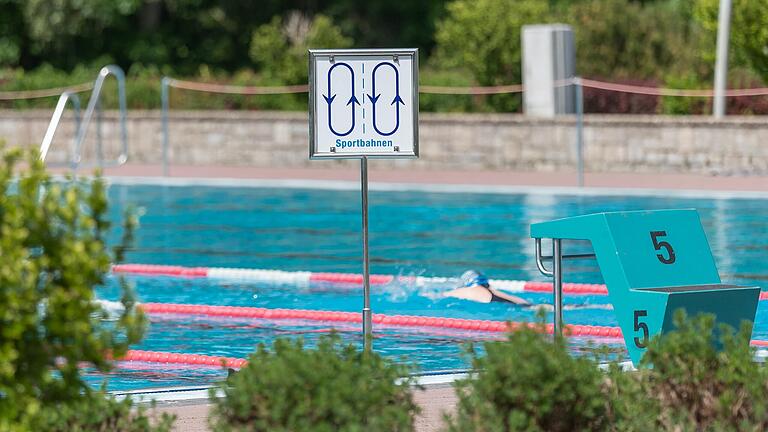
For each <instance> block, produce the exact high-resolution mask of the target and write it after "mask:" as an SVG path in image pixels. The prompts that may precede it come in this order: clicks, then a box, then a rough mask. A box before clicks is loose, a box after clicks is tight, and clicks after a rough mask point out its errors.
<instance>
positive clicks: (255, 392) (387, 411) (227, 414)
mask: <svg viewBox="0 0 768 432" xmlns="http://www.w3.org/2000/svg"><path fill="white" fill-rule="evenodd" d="M408 372H409V368H408V367H407V366H403V365H399V364H396V363H393V362H391V361H389V360H386V359H384V358H383V357H381V356H379V355H378V354H375V353H364V352H361V351H359V350H358V349H357V348H356V347H355V346H354V345H342V344H341V339H340V337H339V336H337V335H330V336H327V337H323V338H321V339H320V341H319V343H318V346H317V348H315V349H308V348H306V347H305V346H304V343H303V341H302V340H301V339H298V340H294V341H291V340H288V339H278V340H277V341H275V343H274V346H273V348H272V351H270V350H268V349H267V347H265V346H264V345H260V346H259V347H258V350H257V351H256V352H255V353H254V354H252V355H251V356H250V358H249V360H248V365H247V366H246V367H244V368H243V369H241V370H240V371H239V372H237V373H235V374H233V375H231V376H230V378H228V379H227V381H226V382H225V383H223V384H221V385H220V386H219V388H218V389H219V390H220V391H222V392H223V393H224V395H225V397H224V398H216V397H215V392H213V391H212V394H211V398H212V400H213V404H214V406H213V409H212V413H211V418H210V419H209V422H210V425H211V428H212V429H213V430H215V431H270V432H280V431H328V432H331V431H348V432H352V431H374V432H376V431H382V432H384V431H387V432H390V431H409V430H412V427H413V415H414V414H415V413H416V412H417V410H418V408H417V407H416V405H415V404H414V402H413V398H412V394H411V380H410V379H408V378H405V377H407V373H408ZM398 380H400V381H398Z"/></svg>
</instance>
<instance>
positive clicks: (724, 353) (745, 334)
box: [625, 311, 768, 432]
mask: <svg viewBox="0 0 768 432" xmlns="http://www.w3.org/2000/svg"><path fill="white" fill-rule="evenodd" d="M675 324H676V326H677V329H676V330H675V331H672V332H670V333H668V334H666V335H664V336H663V337H656V338H654V339H653V340H652V341H651V343H650V344H649V345H648V351H647V352H646V354H645V355H644V356H643V359H642V362H641V367H643V368H646V370H644V371H643V372H641V373H639V374H635V375H632V376H631V377H625V380H628V379H634V380H636V383H634V384H630V385H634V386H638V384H639V387H640V388H641V389H642V391H641V393H640V394H639V395H637V396H639V398H638V399H635V402H640V401H643V400H645V401H648V400H652V401H655V407H651V408H650V409H649V410H646V412H642V411H641V410H638V409H637V408H635V415H636V418H634V419H633V421H641V422H643V423H645V422H647V419H642V418H637V417H646V416H648V415H649V414H654V411H655V418H654V420H655V425H654V427H653V429H656V430H669V431H675V430H682V431H687V430H696V431H713V432H714V431H763V430H766V429H768V375H767V374H766V369H765V367H764V366H763V365H761V364H758V363H756V362H755V361H754V349H753V348H752V347H750V345H749V340H750V337H751V335H752V329H751V326H749V325H747V324H744V325H742V327H741V329H740V330H739V331H738V332H735V331H734V330H733V329H732V328H730V327H726V326H722V327H720V328H719V329H718V328H715V321H714V316H712V315H701V316H697V317H695V318H692V319H687V318H686V316H685V314H684V313H683V312H682V311H678V312H677V313H676V315H675ZM651 367H652V368H653V369H648V368H651ZM633 396H635V397H637V396H636V395H633ZM627 405H629V404H627ZM635 405H636V406H639V405H638V404H635ZM628 417H629V416H628ZM651 417H652V418H653V416H651ZM643 426H646V425H645V424H643ZM634 430H640V429H638V428H635V429H634Z"/></svg>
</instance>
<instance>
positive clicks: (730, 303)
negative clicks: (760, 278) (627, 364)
mask: <svg viewBox="0 0 768 432" xmlns="http://www.w3.org/2000/svg"><path fill="white" fill-rule="evenodd" d="M531 237H533V238H534V239H535V240H536V263H537V265H538V266H539V270H540V271H541V272H542V273H544V274H546V275H549V276H552V277H553V278H554V288H555V293H554V294H555V328H556V331H562V260H563V259H580V258H587V257H596V258H597V263H598V265H599V266H600V271H601V273H602V274H603V279H604V280H605V284H606V285H607V287H608V294H609V296H610V300H611V302H612V303H613V307H614V312H615V313H616V318H617V320H618V322H619V326H620V327H621V331H622V333H623V335H624V340H625V342H626V345H627V349H628V351H629V355H630V358H631V359H632V362H633V363H634V364H635V365H637V364H638V362H639V360H640V358H641V357H642V355H643V353H644V352H645V349H646V346H647V344H648V340H649V338H651V337H652V336H654V335H656V334H658V333H662V332H667V331H669V330H671V329H672V328H673V322H672V320H673V315H674V312H675V311H676V310H677V309H683V310H685V311H686V313H687V314H688V315H696V314H698V313H710V314H713V315H715V319H716V322H717V323H724V324H728V325H730V326H733V327H734V328H737V329H738V327H739V326H740V325H741V322H742V321H748V322H750V323H753V322H754V320H755V313H756V311H757V303H758V301H759V296H760V288H759V287H746V286H737V285H727V284H723V283H721V281H720V276H719V274H718V272H717V268H716V267H715V261H714V259H713V257H712V252H711V251H710V249H709V243H708V242H707V237H706V235H705V234H704V229H703V228H702V226H701V221H700V220H699V215H698V213H697V212H696V210H692V209H689V210H655V211H630V212H611V213H596V214H589V215H584V216H576V217H570V218H564V219H557V220H552V221H548V222H541V223H535V224H532V225H531ZM543 238H547V239H552V244H553V248H552V249H553V253H552V256H549V257H545V256H542V254H541V239H543ZM564 239H569V240H588V241H590V242H591V243H592V248H593V249H594V252H595V253H594V254H588V255H586V254H581V255H563V253H562V240H564ZM546 259H551V260H552V270H549V269H547V268H546V267H545V265H544V264H543V261H544V260H546Z"/></svg>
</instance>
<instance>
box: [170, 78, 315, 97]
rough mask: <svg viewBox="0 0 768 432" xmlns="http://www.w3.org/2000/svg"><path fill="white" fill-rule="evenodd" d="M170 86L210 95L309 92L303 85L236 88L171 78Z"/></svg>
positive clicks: (306, 86)
mask: <svg viewBox="0 0 768 432" xmlns="http://www.w3.org/2000/svg"><path fill="white" fill-rule="evenodd" d="M168 85H170V86H171V87H175V88H179V89H184V90H193V91H200V92H209V93H224V94H243V95H265V94H287V93H306V92H308V91H309V86H308V85H306V84H302V85H290V86H274V87H259V86H235V85H228V84H213V83H202V82H196V81H183V80H177V79H174V78H171V79H170V80H169V81H168Z"/></svg>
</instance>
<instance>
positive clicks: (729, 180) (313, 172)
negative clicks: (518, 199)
mask: <svg viewBox="0 0 768 432" xmlns="http://www.w3.org/2000/svg"><path fill="white" fill-rule="evenodd" d="M317 165H318V167H317V168H254V167H224V166H172V167H170V169H169V177H167V178H166V180H168V181H174V180H175V181H176V182H179V181H181V180H188V181H190V182H192V183H195V182H196V181H202V180H205V179H219V180H228V183H229V184H232V185H235V184H237V183H238V182H240V181H242V183H243V184H244V185H246V184H252V183H253V182H254V181H259V180H261V181H281V180H283V181H284V180H292V181H299V182H302V183H305V184H306V185H312V184H313V183H319V184H327V183H332V182H346V183H351V182H359V179H360V170H359V169H356V168H349V167H344V166H338V165H334V164H333V163H332V162H330V163H329V161H318V162H317ZM59 172H63V171H59ZM104 175H105V176H107V177H113V178H142V177H151V178H153V179H152V180H158V181H159V180H160V179H162V167H161V166H159V165H138V164H129V165H125V166H122V167H118V168H110V169H106V170H105V172H104ZM368 177H369V181H370V182H371V183H373V184H376V183H382V184H389V185H402V186H403V187H405V188H407V186H408V185H438V186H443V187H446V186H448V187H454V188H458V189H467V191H469V190H471V189H478V188H482V187H485V186H491V187H496V188H504V187H512V188H518V189H524V188H533V189H535V188H555V189H564V190H567V189H574V190H580V189H578V188H577V187H576V186H577V178H576V173H575V172H567V171H561V172H521V171H438V170H412V169H404V168H397V169H378V168H376V161H375V160H372V161H370V163H369V173H368ZM584 186H585V188H586V189H589V190H591V191H600V190H605V191H609V190H616V189H626V190H633V189H634V190H640V191H657V192H658V191H700V192H707V191H717V192H721V193H728V192H753V193H757V194H758V195H761V196H762V195H765V196H768V176H748V177H745V176H716V175H689V174H654V173H590V172H588V173H585V175H584Z"/></svg>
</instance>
